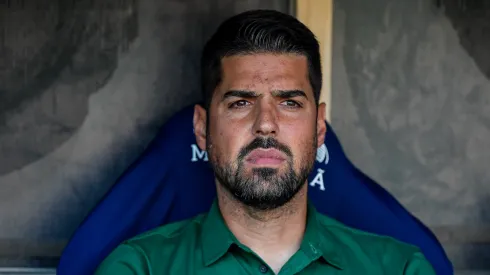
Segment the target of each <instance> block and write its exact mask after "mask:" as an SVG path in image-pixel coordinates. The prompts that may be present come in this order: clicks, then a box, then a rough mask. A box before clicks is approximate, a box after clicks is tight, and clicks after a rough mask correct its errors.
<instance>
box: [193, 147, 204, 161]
mask: <svg viewBox="0 0 490 275" xmlns="http://www.w3.org/2000/svg"><path fill="white" fill-rule="evenodd" d="M191 148H192V158H191V161H192V162H196V161H198V160H200V159H204V161H208V153H207V152H206V151H201V149H199V147H197V145H196V144H191Z"/></svg>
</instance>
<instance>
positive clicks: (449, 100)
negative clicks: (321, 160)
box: [332, 0, 490, 274]
mask: <svg viewBox="0 0 490 275" xmlns="http://www.w3.org/2000/svg"><path fill="white" fill-rule="evenodd" d="M486 2H488V1H464V0H462V1H460V0H454V1H452V0H446V1H428V0H410V1H408V0H370V1H364V0H339V1H335V11H334V37H333V43H334V49H333V70H332V71H333V77H332V79H333V89H332V123H333V126H334V128H335V129H336V131H337V133H338V134H339V136H340V139H341V141H342V144H343V145H344V147H345V149H346V151H347V153H348V155H349V156H350V158H351V159H352V160H353V162H354V163H355V164H357V165H358V166H359V167H360V168H361V170H363V171H365V172H366V173H367V174H368V175H370V176H371V177H373V178H374V179H375V180H376V181H378V182H379V183H380V184H382V185H383V186H384V187H386V188H387V189H388V190H389V191H390V192H392V193H393V194H394V195H395V196H396V197H397V198H398V199H399V200H400V201H401V202H402V203H403V204H404V205H405V206H406V207H407V208H408V209H409V210H411V211H412V212H413V213H414V214H415V215H416V216H417V217H419V218H420V219H421V220H422V221H423V222H424V223H425V224H427V225H429V226H430V227H431V228H432V229H433V230H434V231H435V232H436V234H437V235H438V237H439V238H440V240H441V241H442V242H443V244H444V246H445V247H446V249H447V252H448V254H449V255H450V257H451V259H452V260H453V262H454V265H455V267H456V268H457V269H472V270H487V271H486V272H487V273H488V272H490V246H489V244H490V238H489V235H490V202H489V198H490V197H489V196H490V169H489V168H490V81H489V77H490V52H489V49H490V9H489V3H486ZM461 274H462V273H461Z"/></svg>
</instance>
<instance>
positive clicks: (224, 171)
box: [208, 136, 316, 211]
mask: <svg viewBox="0 0 490 275" xmlns="http://www.w3.org/2000/svg"><path fill="white" fill-rule="evenodd" d="M315 137H316V136H315ZM208 140H209V139H208ZM315 145H316V141H315V142H314V146H313V152H316V147H315ZM257 148H264V149H267V148H274V149H277V150H280V151H281V152H283V153H284V154H285V155H286V156H288V161H287V167H286V171H285V173H284V174H283V175H279V169H276V168H253V169H252V176H251V177H250V176H246V175H245V174H244V172H245V171H244V168H243V166H244V159H245V157H246V156H247V155H248V154H249V153H250V152H251V151H253V150H255V149H257ZM208 149H210V148H208ZM209 152H211V150H208V153H209ZM310 155H311V154H308V161H306V162H305V165H304V166H303V167H301V169H300V172H299V173H296V172H295V171H294V169H293V156H292V153H291V150H290V149H289V147H287V146H286V145H283V144H280V143H279V142H278V141H277V140H275V139H274V138H261V137H257V138H256V139H254V140H253V141H252V143H250V144H249V145H248V146H246V147H245V148H243V149H242V150H240V153H239V156H238V159H237V163H238V165H233V164H231V163H227V164H221V162H220V160H219V158H213V156H210V163H211V165H212V166H213V169H214V172H215V175H216V178H217V179H218V181H219V183H220V184H221V186H223V187H224V188H225V189H226V190H227V191H228V192H229V193H230V194H232V195H233V197H235V199H237V200H238V201H240V202H241V203H243V204H244V205H247V206H250V207H251V208H254V209H256V210H260V211H266V210H272V209H276V208H278V207H281V206H283V205H285V204H286V203H287V202H289V201H290V200H291V199H292V198H293V197H294V196H295V195H296V194H297V193H298V192H299V190H301V188H302V187H303V185H304V184H305V183H306V181H307V179H308V175H309V172H310V171H311V169H312V168H313V164H314V161H315V158H314V156H315V155H314V153H313V154H312V156H310ZM233 167H237V168H236V169H235V170H234V169H233Z"/></svg>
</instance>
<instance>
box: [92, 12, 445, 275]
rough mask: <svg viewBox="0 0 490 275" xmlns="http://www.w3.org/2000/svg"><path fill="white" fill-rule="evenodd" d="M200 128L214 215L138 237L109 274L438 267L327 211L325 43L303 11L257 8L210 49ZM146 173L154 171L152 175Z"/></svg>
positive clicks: (102, 272) (233, 21)
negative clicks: (212, 181)
mask: <svg viewBox="0 0 490 275" xmlns="http://www.w3.org/2000/svg"><path fill="white" fill-rule="evenodd" d="M201 61H202V64H201V66H202V67H201V73H202V88H203V92H204V98H205V104H204V106H199V105H197V106H195V112H194V130H195V135H196V140H197V143H198V145H199V146H200V147H201V149H203V150H204V149H206V150H207V152H208V154H209V160H210V163H211V165H212V167H213V170H214V172H215V176H216V188H217V194H218V197H217V199H216V202H215V203H214V205H213V206H212V207H211V210H210V211H209V213H207V214H206V215H200V216H198V217H196V218H194V219H191V220H188V221H183V222H178V223H174V224H170V225H165V226H162V227H159V228H157V229H154V230H152V231H150V232H147V233H145V234H143V235H140V236H137V237H135V238H133V239H131V240H128V241H126V242H124V243H123V244H121V245H120V246H119V247H118V248H116V249H115V250H114V251H113V252H112V253H111V254H110V255H109V256H108V257H107V258H106V259H105V260H104V261H103V263H102V264H101V265H100V266H99V268H98V269H97V272H96V274H97V275H108V274H120V275H126V274H138V275H140V274H141V275H142V274H155V275H156V274H203V275H204V274H230V275H231V274H284V275H287V274H390V275H391V274H407V275H408V274H435V273H434V271H433V269H432V267H431V265H430V264H429V263H428V262H427V261H426V259H425V258H424V256H423V255H422V254H421V252H420V251H419V250H418V249H417V248H415V247H412V246H410V245H407V244H403V243H401V242H398V241H396V240H394V239H391V238H388V237H382V236H377V235H373V234H369V233H365V232H361V231H358V230H355V229H351V228H348V227H346V226H344V225H342V224H340V223H339V222H336V221H334V220H332V219H330V218H328V217H326V216H323V215H321V214H319V213H317V212H316V211H315V209H314V207H313V206H312V205H311V204H309V203H308V199H307V194H306V193H307V188H308V187H307V176H308V174H309V172H310V170H311V169H312V167H313V164H314V160H315V154H316V148H317V147H319V146H321V144H322V142H323V140H324V136H325V134H326V133H325V132H326V125H325V105H324V104H319V97H320V90H321V83H322V74H321V64H320V53H319V45H318V42H317V41H316V39H315V37H314V35H313V34H312V33H311V31H310V30H308V28H307V27H306V26H304V25H303V24H301V23H300V22H299V21H297V20H296V19H295V18H294V17H292V16H289V15H285V14H282V13H279V12H276V11H264V10H262V11H248V12H245V13H242V14H239V15H237V16H234V17H232V18H230V19H228V20H227V21H225V22H224V23H223V24H222V25H221V26H220V27H219V28H218V30H217V32H216V33H215V34H214V35H213V37H212V38H211V39H210V41H208V43H207V44H206V46H205V48H204V51H203V54H202V60H201ZM142 184H144V183H142Z"/></svg>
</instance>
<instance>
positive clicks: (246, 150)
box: [238, 137, 293, 160]
mask: <svg viewBox="0 0 490 275" xmlns="http://www.w3.org/2000/svg"><path fill="white" fill-rule="evenodd" d="M259 148H261V149H269V148H274V149H276V150H279V151H281V152H283V153H284V154H285V155H286V156H288V157H290V158H292V157H293V153H292V152H291V149H289V146H287V145H285V144H282V143H280V142H279V141H277V139H275V138H272V137H267V138H264V137H257V138H255V139H254V140H253V141H252V142H251V143H250V144H248V145H247V146H245V147H243V148H242V149H241V150H240V153H239V154H238V159H239V160H243V159H244V158H245V157H246V156H247V155H248V154H250V152H252V151H253V150H255V149H259Z"/></svg>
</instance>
